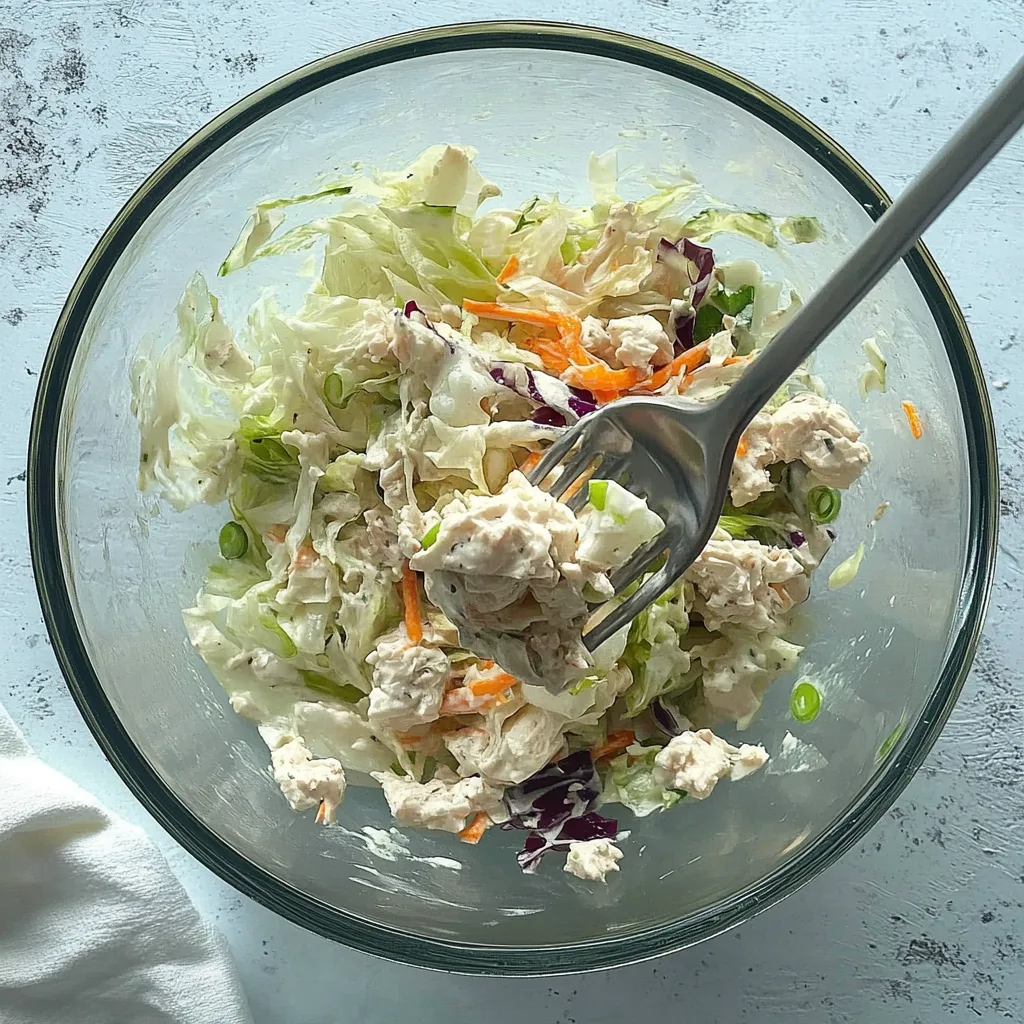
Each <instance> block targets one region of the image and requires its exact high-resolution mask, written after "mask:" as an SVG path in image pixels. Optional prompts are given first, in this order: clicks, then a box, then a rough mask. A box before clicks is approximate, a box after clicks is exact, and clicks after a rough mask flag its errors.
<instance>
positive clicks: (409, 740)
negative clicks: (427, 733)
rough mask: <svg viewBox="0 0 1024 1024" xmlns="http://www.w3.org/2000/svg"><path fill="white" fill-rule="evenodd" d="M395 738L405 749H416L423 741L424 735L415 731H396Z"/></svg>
mask: <svg viewBox="0 0 1024 1024" xmlns="http://www.w3.org/2000/svg"><path fill="white" fill-rule="evenodd" d="M395 739H396V740H398V742H399V744H400V745H401V746H402V747H403V748H404V749H405V750H415V749H416V748H417V747H418V746H419V745H420V744H421V743H422V742H423V739H424V737H423V736H419V735H417V734H416V733H414V732H396V733H395Z"/></svg>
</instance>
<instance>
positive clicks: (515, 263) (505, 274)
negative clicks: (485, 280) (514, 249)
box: [495, 253, 519, 284]
mask: <svg viewBox="0 0 1024 1024" xmlns="http://www.w3.org/2000/svg"><path fill="white" fill-rule="evenodd" d="M518 273H519V257H518V256H516V254H515V253H513V254H512V255H511V256H509V258H508V262H507V263H506V264H505V266H504V267H502V268H501V273H500V274H499V275H498V276H497V277H496V278H495V280H496V281H497V282H498V284H504V283H505V282H506V281H507V280H508V279H509V278H510V277H515V276H516V274H518Z"/></svg>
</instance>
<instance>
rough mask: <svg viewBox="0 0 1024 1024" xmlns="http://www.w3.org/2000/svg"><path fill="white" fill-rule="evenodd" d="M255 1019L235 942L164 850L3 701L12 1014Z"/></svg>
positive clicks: (58, 1018) (178, 1021)
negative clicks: (41, 743) (85, 785)
mask: <svg viewBox="0 0 1024 1024" xmlns="http://www.w3.org/2000/svg"><path fill="white" fill-rule="evenodd" d="M251 1021H252V1018H251V1017H250V1015H249V1010H248V1007H247V1006H246V1001H245V996H244V995H243V993H242V989H241V985H240V984H239V980H238V976H237V974H236V973H235V968H234V965H233V964H232V962H231V960H230V958H229V956H228V952H227V948H226V946H225V943H224V941H223V939H221V938H220V936H219V935H217V934H216V933H215V932H213V931H212V930H211V929H210V928H209V927H207V926H206V925H205V924H204V923H203V922H202V920H201V919H200V918H199V915H198V914H197V913H196V910H195V908H194V907H193V906H192V904H191V903H190V902H189V899H188V896H186V894H185V891H184V890H183V889H182V887H181V886H180V885H179V884H178V882H177V880H176V879H175V878H174V876H173V875H172V874H171V873H170V871H169V870H168V868H167V865H166V863H165V862H164V860H163V858H162V857H161V855H160V853H159V852H158V851H157V849H156V847H154V846H153V845H152V843H150V842H149V840H148V839H147V838H146V836H145V835H144V834H143V832H142V831H141V830H140V829H137V828H135V827H134V826H132V825H129V824H127V822H124V821H121V820H119V819H118V818H115V817H113V816H112V815H110V814H108V813H107V812H106V811H105V810H104V809H103V808H102V807H101V806H100V805H99V804H98V803H97V802H96V800H94V799H93V798H92V797H91V796H89V794H88V793H85V792H84V791H83V790H81V789H79V787H78V786H76V785H75V784H74V783H73V782H71V781H70V780H69V779H67V778H65V777H64V776H63V775H61V774H60V773H58V772H56V771H54V770H53V769H52V768H49V767H48V766H47V765H45V764H43V762H42V761H40V760H39V758H38V757H36V756H35V755H34V754H33V753H32V750H31V748H30V747H29V746H28V744H27V743H26V741H25V739H24V737H23V736H22V735H21V733H20V732H19V731H18V728H17V726H15V724H14V722H12V721H11V718H10V716H9V715H8V714H7V712H6V711H5V710H4V709H3V707H0V1022H2V1024H150V1022H153V1024H157V1022H159V1024H251Z"/></svg>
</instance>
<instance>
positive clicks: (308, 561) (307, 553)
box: [291, 540, 320, 569]
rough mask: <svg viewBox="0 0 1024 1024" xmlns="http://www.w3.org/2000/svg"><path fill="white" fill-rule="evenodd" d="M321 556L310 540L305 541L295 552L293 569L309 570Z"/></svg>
mask: <svg viewBox="0 0 1024 1024" xmlns="http://www.w3.org/2000/svg"><path fill="white" fill-rule="evenodd" d="M319 557H320V556H319V555H318V554H317V553H316V549H315V548H314V547H313V545H312V544H310V543H309V541H308V540H306V541H303V542H302V545H301V546H300V547H299V550H298V551H296V552H295V557H294V558H293V559H292V564H291V568H292V569H308V568H309V567H310V566H311V565H312V564H313V563H314V562H315V561H316V560H317V559H318V558H319Z"/></svg>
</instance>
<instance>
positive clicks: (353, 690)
mask: <svg viewBox="0 0 1024 1024" xmlns="http://www.w3.org/2000/svg"><path fill="white" fill-rule="evenodd" d="M299 675H300V676H302V681H303V683H305V684H306V686H307V687H308V688H309V689H310V690H315V691H316V692H317V693H322V694H324V695H325V696H327V697H334V699H335V700H340V701H341V702H342V703H344V704H356V703H358V702H359V701H360V700H362V699H363V697H365V696H366V694H365V693H363V691H362V690H360V689H359V687H358V686H353V685H352V684H351V683H338V682H335V680H333V679H331V678H329V677H328V676H325V675H321V674H320V673H319V672H313V671H311V670H310V669H305V668H304V669H300V670H299Z"/></svg>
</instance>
